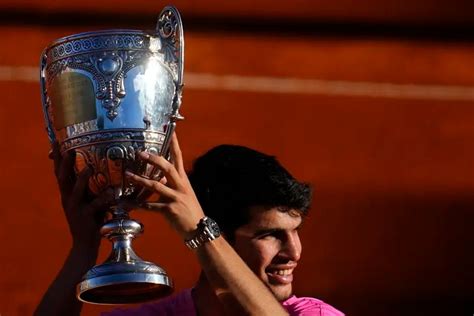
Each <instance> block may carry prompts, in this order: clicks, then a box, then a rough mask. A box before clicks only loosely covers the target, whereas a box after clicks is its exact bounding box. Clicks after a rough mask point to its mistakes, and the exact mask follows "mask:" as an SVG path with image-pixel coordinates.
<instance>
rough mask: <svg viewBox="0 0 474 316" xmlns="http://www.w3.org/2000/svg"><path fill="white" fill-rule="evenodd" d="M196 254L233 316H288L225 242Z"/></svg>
mask: <svg viewBox="0 0 474 316" xmlns="http://www.w3.org/2000/svg"><path fill="white" fill-rule="evenodd" d="M196 253H197V256H198V259H199V261H200V263H201V266H202V269H203V271H204V273H205V274H206V277H207V280H208V282H209V283H210V285H211V287H212V288H213V289H214V291H215V294H216V296H217V297H218V298H219V300H220V301H221V303H222V305H223V306H224V307H225V308H226V312H227V313H228V314H229V315H258V316H261V315H272V316H273V315H288V314H287V313H286V311H285V310H284V309H283V307H282V306H281V304H280V303H279V302H278V301H277V300H276V298H275V297H274V296H273V294H272V293H271V292H270V290H269V289H268V288H267V287H266V286H265V285H264V284H263V283H262V282H261V281H260V280H259V279H258V277H257V276H256V275H255V274H254V273H253V272H252V271H251V270H250V268H249V267H248V266H247V265H246V264H245V262H244V261H243V260H242V259H241V258H240V256H239V255H238V254H237V253H236V252H235V251H234V249H233V248H232V247H231V246H230V245H229V244H228V242H227V241H226V240H225V239H224V238H222V237H221V238H217V239H216V240H213V241H212V242H207V243H205V244H204V245H202V246H201V247H199V248H198V249H197V250H196Z"/></svg>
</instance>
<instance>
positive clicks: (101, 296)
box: [77, 207, 173, 304]
mask: <svg viewBox="0 0 474 316" xmlns="http://www.w3.org/2000/svg"><path fill="white" fill-rule="evenodd" d="M142 231H143V225H142V224H140V223H138V222H137V221H135V220H133V219H130V217H129V215H128V212H127V211H126V210H124V209H122V208H120V207H114V208H113V209H112V219H111V220H109V221H107V222H106V223H105V224H104V225H103V226H102V228H101V230H100V232H101V234H102V236H103V237H106V238H108V239H109V240H110V241H111V242H112V252H111V254H110V255H109V257H108V258H107V260H106V261H105V262H104V263H102V264H100V265H97V266H95V267H93V268H92V269H90V270H89V271H88V272H87V273H86V274H85V275H84V277H83V280H82V282H81V283H79V284H78V286H77V297H78V299H79V300H81V301H84V302H87V303H95V304H132V303H140V302H146V301H149V300H152V299H157V298H160V297H163V296H166V295H169V294H170V293H171V291H172V287H173V285H172V281H171V279H170V278H169V277H168V275H167V274H166V272H165V270H163V269H162V268H161V267H159V266H157V265H155V264H154V263H151V262H148V261H144V260H142V259H141V258H140V257H138V256H137V255H136V254H135V251H133V248H132V240H133V239H134V238H135V237H136V236H138V235H139V234H140V233H141V232H142Z"/></svg>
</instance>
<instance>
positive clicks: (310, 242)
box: [0, 0, 474, 316]
mask: <svg viewBox="0 0 474 316" xmlns="http://www.w3.org/2000/svg"><path fill="white" fill-rule="evenodd" d="M166 4H168V3H165V2H161V1H159V2H157V1H153V2H152V1H145V0H135V1H133V2H130V1H123V0H120V1H111V0H105V1H100V2H99V1H79V0H71V1H67V2H66V1H63V2H61V1H51V2H44V1H39V0H23V1H13V0H4V1H1V3H0V36H1V43H2V45H1V48H0V91H1V96H2V97H1V98H2V100H3V105H2V106H1V107H0V120H1V121H0V122H1V124H0V135H2V136H1V137H2V143H3V144H4V145H3V146H4V147H3V151H2V152H3V154H2V155H1V162H0V163H1V166H2V167H1V168H0V172H1V178H2V180H3V181H1V182H0V194H1V200H2V204H1V208H0V210H1V213H0V223H1V224H0V225H1V226H0V239H1V240H2V241H3V249H2V251H1V254H0V256H1V257H0V271H1V272H0V315H2V316H8V315H30V314H31V313H32V312H33V310H34V308H35V306H36V305H37V304H38V302H39V300H40V299H41V296H42V295H43V293H44V292H45V291H46V289H47V287H48V285H49V283H50V282H51V281H52V280H53V278H54V276H55V275H56V273H57V271H58V270H59V269H60V267H61V266H62V263H63V260H64V258H65V256H66V254H67V252H68V249H69V247H70V244H71V240H70V236H69V233H68V229H67V226H66V222H65V219H64V217H63V215H62V210H61V207H60V202H59V194H58V190H57V187H56V183H55V179H54V176H53V170H52V165H51V161H49V160H48V158H47V154H48V150H49V144H48V141H47V136H46V133H45V130H44V123H43V115H42V109H41V102H40V90H39V84H38V78H39V77H38V72H39V69H38V61H39V57H40V54H41V51H42V49H43V48H44V47H46V46H47V45H48V44H49V43H50V42H51V41H52V40H54V39H56V38H58V37H62V36H65V35H69V34H73V33H78V32H82V31H91V30H97V29H106V28H135V29H153V28H154V23H155V21H156V17H157V15H158V13H159V12H160V10H161V9H162V7H163V6H164V5H166ZM173 4H174V5H176V6H177V7H178V9H179V10H180V11H181V13H182V17H183V19H184V27H185V41H186V51H185V60H186V62H185V83H186V87H185V90H184V98H183V106H182V114H183V115H184V116H185V117H186V120H185V121H184V122H181V123H180V124H179V126H178V135H179V138H180V143H181V145H182V150H183V152H184V155H185V159H186V165H187V166H188V167H189V166H191V163H192V161H193V160H194V159H195V158H196V157H197V156H198V155H200V154H202V153H204V152H205V151H206V150H207V149H209V148H210V147H212V146H214V145H217V144H221V143H233V144H242V145H246V146H249V147H253V148H256V149H258V150H261V151H264V152H266V153H270V154H273V155H276V156H277V157H278V158H279V159H280V161H281V162H282V163H283V164H284V165H285V166H287V167H288V169H289V170H290V171H291V172H292V173H293V174H294V175H295V176H296V177H297V178H299V179H301V180H303V181H307V182H310V183H312V184H313V185H314V187H315V199H314V203H313V207H312V210H311V215H310V218H309V219H308V221H307V224H306V225H305V226H304V228H303V231H302V239H303V258H302V260H301V264H300V265H299V268H298V271H297V274H296V282H295V292H296V294H298V295H300V296H314V297H317V298H320V299H323V300H325V301H326V302H328V303H330V304H332V305H334V306H335V307H337V308H338V309H340V310H342V311H344V312H345V313H347V314H348V315H472V313H473V312H474V287H473V286H472V285H473V284H474V269H473V267H474V254H473V245H474V234H473V229H472V226H473V223H474V177H473V175H474V167H473V162H474V145H473V144H474V58H473V56H474V55H473V53H474V46H473V42H474V35H473V34H474V32H473V31H474V5H473V3H472V2H471V1H436V0H416V1H415V0H414V1H411V2H410V3H409V4H408V3H404V2H400V1H375V0H366V1H358V2H354V1H346V0H338V1H329V0H326V1H325V0H293V1H289V0H282V1H269V0H262V1H250V0H244V1H242V0H241V1H184V0H183V1H174V2H173ZM132 215H133V217H135V218H136V219H139V220H140V221H141V222H143V223H144V224H145V234H144V235H143V236H141V237H140V238H138V239H137V240H136V241H135V243H134V245H135V249H136V251H137V252H138V254H139V255H140V256H141V257H143V258H145V259H147V260H151V261H154V262H157V263H159V264H160V265H161V266H163V267H164V268H165V269H166V270H167V271H168V272H169V274H170V275H171V276H172V277H173V278H174V281H175V283H176V290H180V289H182V288H186V287H190V286H192V285H193V282H194V281H195V279H196V278H197V275H198V273H199V266H198V264H197V262H196V260H195V258H194V257H193V255H192V253H191V252H189V251H188V250H187V249H186V248H185V246H184V245H183V243H182V241H181V240H180V239H179V238H178V237H177V236H175V234H174V233H173V232H172V230H171V229H170V228H169V227H168V226H167V224H166V223H165V222H164V220H163V219H162V218H161V217H160V216H159V215H158V214H150V213H142V212H136V213H133V214H132ZM109 250H110V246H109V243H108V242H104V243H103V245H102V249H101V258H100V260H103V259H105V256H106V255H107V254H108V252H109ZM110 308H111V307H108V306H105V307H104V306H92V305H86V306H85V307H84V309H83V315H97V314H98V313H99V312H100V311H103V310H109V309H110Z"/></svg>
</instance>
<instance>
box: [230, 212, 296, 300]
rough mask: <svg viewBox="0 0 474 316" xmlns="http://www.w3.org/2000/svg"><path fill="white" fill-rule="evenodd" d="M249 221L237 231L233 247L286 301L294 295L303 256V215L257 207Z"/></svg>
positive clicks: (267, 284) (279, 298)
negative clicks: (300, 234) (295, 280)
mask: <svg viewBox="0 0 474 316" xmlns="http://www.w3.org/2000/svg"><path fill="white" fill-rule="evenodd" d="M250 219H251V220H250V222H249V223H248V224H246V225H243V226H241V227H239V228H238V229H237V230H236V231H235V234H234V243H233V247H234V249H235V251H236V252H237V253H238V254H239V255H240V257H242V259H243V260H244V261H245V262H246V263H247V265H248V266H249V267H250V269H251V270H252V271H253V272H254V273H255V274H256V275H257V276H258V277H259V278H260V279H261V280H262V281H263V283H264V284H265V285H266V286H267V287H268V288H269V289H270V290H271V291H272V292H273V294H274V295H275V297H276V298H277V299H278V300H279V301H283V300H285V299H287V298H288V297H290V296H291V295H292V282H293V271H294V269H295V268H296V265H297V262H298V260H299V259H300V256H301V242H300V238H299V235H298V229H299V227H300V226H301V224H302V220H303V219H302V217H301V214H300V213H299V212H297V211H295V210H290V211H281V210H279V209H278V208H272V209H269V210H266V209H264V208H262V207H254V208H252V209H251V210H250Z"/></svg>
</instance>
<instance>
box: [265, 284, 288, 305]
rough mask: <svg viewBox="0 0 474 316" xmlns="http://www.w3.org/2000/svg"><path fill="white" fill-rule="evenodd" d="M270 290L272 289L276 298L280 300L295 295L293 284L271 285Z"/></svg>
mask: <svg viewBox="0 0 474 316" xmlns="http://www.w3.org/2000/svg"><path fill="white" fill-rule="evenodd" d="M270 290H271V291H272V293H273V295H274V296H275V298H276V299H277V300H278V301H280V302H282V301H285V300H286V299H288V298H290V297H291V296H292V295H293V291H292V288H291V285H290V286H288V285H287V286H284V287H283V286H275V285H273V286H270Z"/></svg>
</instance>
